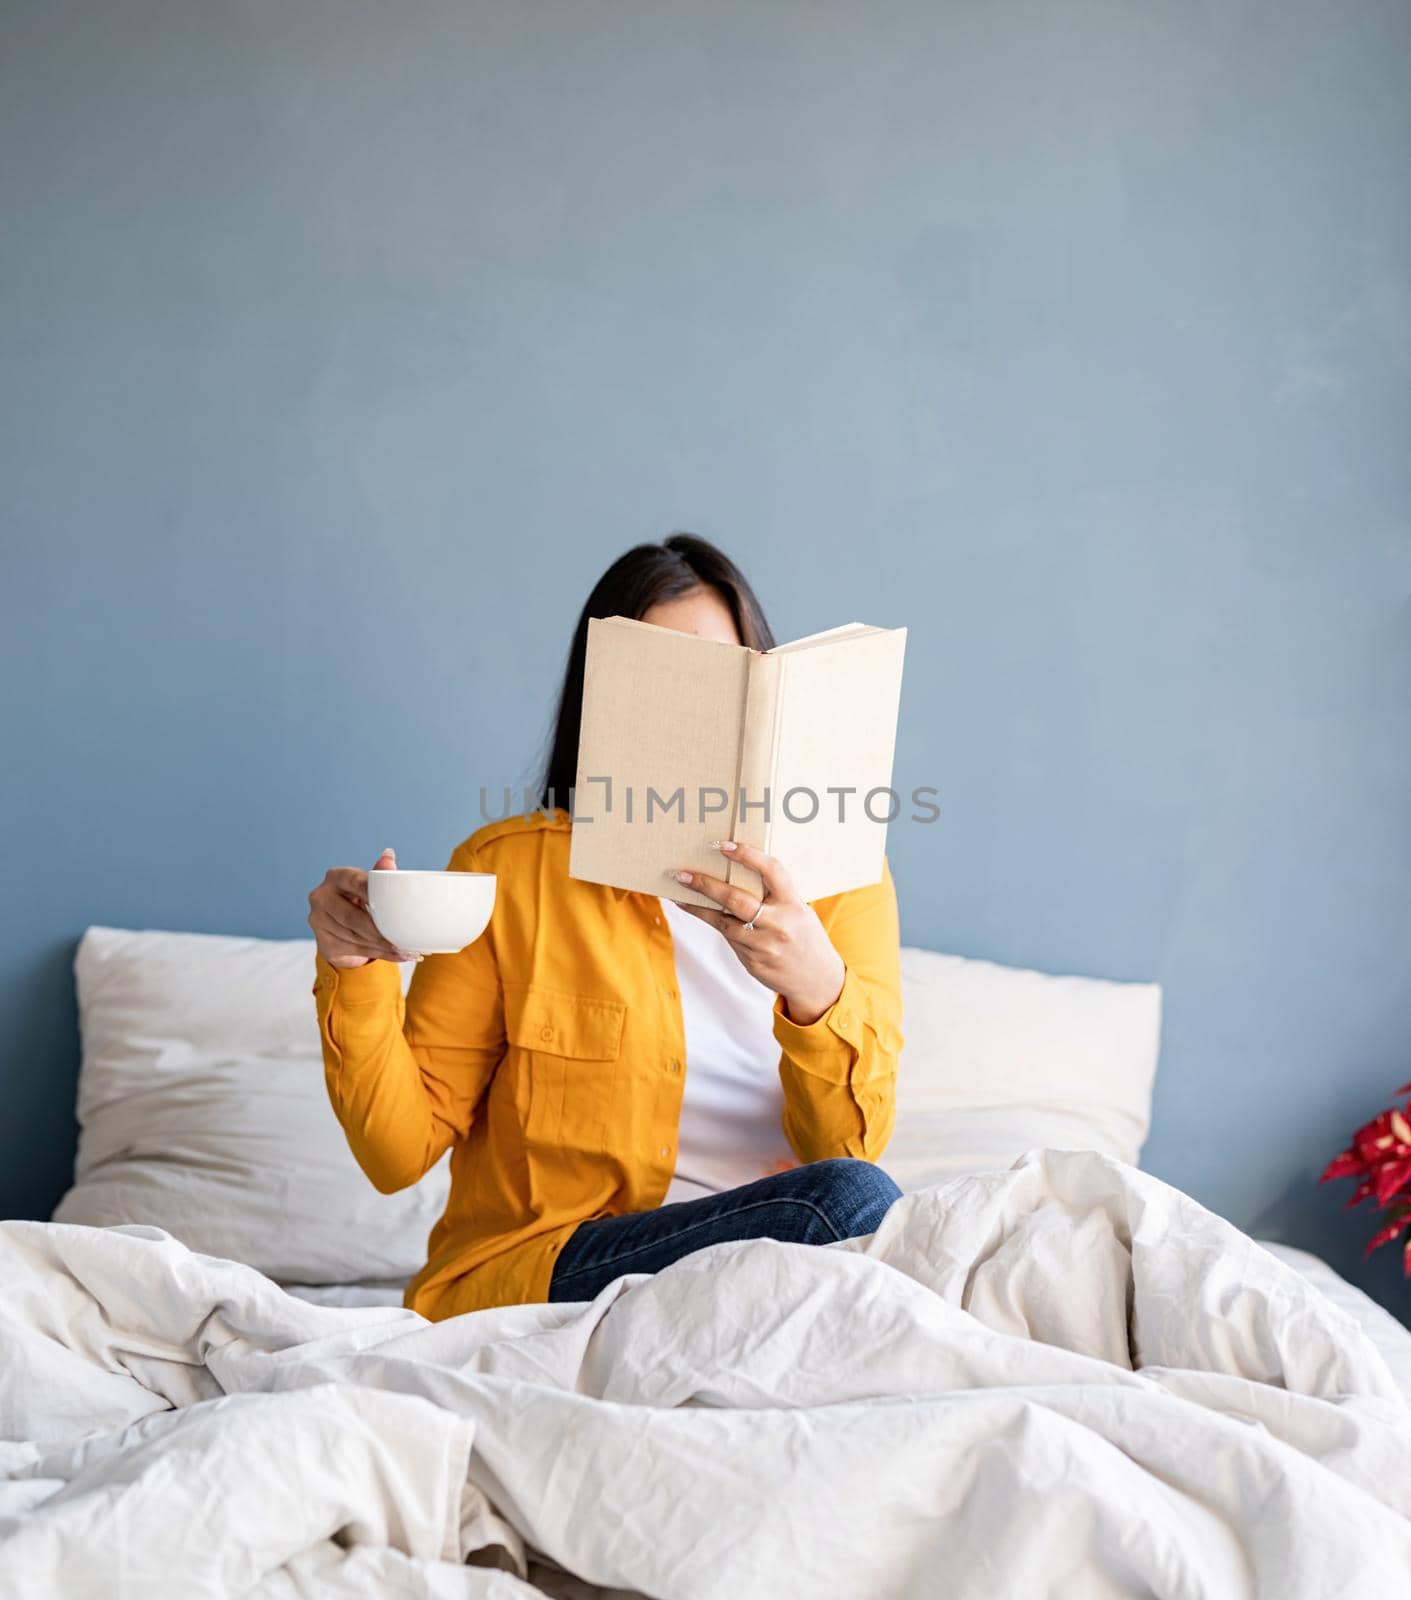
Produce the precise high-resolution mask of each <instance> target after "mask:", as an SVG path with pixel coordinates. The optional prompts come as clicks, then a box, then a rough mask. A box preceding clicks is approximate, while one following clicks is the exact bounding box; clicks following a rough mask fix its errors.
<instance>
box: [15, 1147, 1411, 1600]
mask: <svg viewBox="0 0 1411 1600" xmlns="http://www.w3.org/2000/svg"><path fill="white" fill-rule="evenodd" d="M0 1435H3V1439H4V1440H5V1441H8V1442H5V1443H0V1596H3V1597H4V1600H11V1597H16V1600H29V1597H31V1596H33V1597H36V1600H48V1597H50V1596H55V1597H63V1600H87V1597H89V1596H92V1597H94V1600H100V1597H101V1600H124V1597H132V1600H163V1597H167V1596H170V1597H172V1600H178V1597H179V1600H199V1597H204V1596H227V1595H229V1596H236V1595H251V1596H259V1597H261V1600H264V1597H279V1600H286V1597H287V1600H293V1597H308V1600H313V1597H315V1596H318V1597H342V1596H347V1597H364V1596H368V1597H370V1596H374V1595H376V1596H379V1597H393V1596H396V1597H400V1596H408V1597H410V1596H417V1597H423V1600H439V1597H443V1596H444V1597H451V1596H457V1597H459V1596H495V1597H500V1596H504V1597H509V1596H532V1595H535V1594H538V1593H550V1594H573V1595H582V1594H596V1593H598V1592H600V1589H606V1590H609V1591H627V1592H629V1593H634V1594H643V1595H650V1596H661V1597H669V1600H691V1597H694V1596H707V1595H709V1596H716V1595H722V1596H728V1597H729V1600H750V1597H754V1596H760V1597H769V1600H775V1597H790V1596H795V1595H799V1596H805V1595H824V1596H828V1597H830V1600H831V1597H845V1596H858V1597H865V1600H885V1597H891V1596H913V1595H915V1596H922V1595H925V1596H931V1595H936V1594H945V1595H947V1596H977V1597H978V1596H983V1597H985V1600H994V1597H997V1596H1000V1597H1002V1596H1009V1595H1014V1596H1022V1597H1024V1600H1031V1597H1037V1596H1046V1595H1052V1596H1072V1597H1075V1600H1100V1597H1102V1596H1109V1595H1124V1596H1125V1595H1159V1596H1182V1597H1185V1596H1190V1597H1194V1596H1210V1597H1218V1600H1234V1597H1238V1596H1243V1595H1261V1596H1263V1595H1268V1596H1277V1597H1280V1600H1293V1597H1299V1596H1309V1597H1314V1596H1316V1597H1318V1600H1331V1597H1335V1596H1348V1597H1352V1596H1359V1597H1361V1596H1377V1595H1383V1594H1384V1595H1388V1596H1390V1595H1392V1594H1397V1593H1405V1592H1407V1585H1408V1584H1411V1411H1409V1410H1408V1406H1407V1403H1406V1400H1405V1399H1404V1397H1403V1396H1402V1394H1401V1393H1400V1391H1399V1390H1398V1388H1397V1387H1396V1384H1395V1383H1394V1381H1393V1380H1392V1377H1391V1375H1390V1373H1389V1372H1388V1370H1387V1367H1386V1364H1385V1362H1384V1361H1383V1359H1382V1357H1381V1356H1380V1355H1379V1354H1378V1353H1377V1351H1376V1350H1375V1349H1374V1348H1373V1347H1372V1345H1371V1344H1370V1343H1369V1341H1368V1340H1367V1339H1366V1338H1365V1336H1364V1335H1363V1334H1362V1333H1361V1332H1360V1330H1359V1329H1358V1328H1357V1326H1356V1325H1355V1323H1354V1322H1353V1321H1352V1320H1351V1319H1350V1318H1348V1317H1347V1316H1345V1315H1344V1314H1343V1313H1342V1312H1340V1311H1339V1310H1338V1309H1337V1308H1336V1307H1335V1306H1333V1305H1332V1304H1331V1302H1330V1301H1328V1300H1327V1299H1325V1298H1324V1297H1323V1296H1322V1295H1320V1294H1319V1293H1318V1291H1317V1290H1316V1289H1314V1288H1313V1287H1312V1286H1310V1285H1309V1284H1308V1283H1307V1282H1305V1281H1304V1280H1303V1279H1302V1278H1301V1277H1300V1276H1299V1275H1298V1274H1297V1273H1296V1272H1294V1271H1293V1270H1292V1269H1291V1268H1289V1267H1287V1266H1285V1265H1283V1264H1282V1263H1281V1262H1279V1261H1278V1260H1276V1259H1275V1258H1274V1257H1273V1256H1271V1255H1270V1254H1268V1252H1266V1251H1264V1250H1263V1249H1261V1248H1259V1247H1258V1246H1257V1245H1254V1244H1253V1243H1251V1242H1250V1241H1249V1240H1247V1239H1246V1238H1245V1237H1244V1236H1243V1235H1242V1234H1240V1233H1238V1232H1237V1231H1236V1230H1234V1229H1233V1228H1231V1227H1229V1226H1228V1225H1227V1224H1225V1223H1223V1222H1221V1221H1220V1220H1218V1219H1217V1218H1215V1217H1213V1216H1211V1215H1210V1214H1209V1213H1208V1212H1205V1211H1203V1210H1202V1209H1201V1208H1200V1207H1199V1206H1197V1205H1196V1204H1195V1203H1194V1202H1193V1201H1191V1200H1188V1199H1186V1198H1185V1197H1184V1196H1182V1195H1180V1194H1179V1193H1177V1192H1176V1191H1175V1190H1172V1189H1169V1188H1167V1187H1165V1186H1164V1185H1162V1184H1160V1183H1158V1182H1157V1181H1156V1180H1154V1179H1152V1178H1149V1177H1146V1176H1144V1175H1142V1174H1140V1173H1137V1172H1135V1171H1133V1170H1131V1169H1130V1168H1126V1167H1123V1166H1121V1165H1119V1164H1117V1163H1115V1162H1112V1161H1110V1160H1107V1159H1105V1158H1101V1157H1097V1156H1092V1155H1082V1154H1075V1153H1063V1154H1060V1153H1056V1152H1052V1151H1050V1152H1043V1153H1039V1154H1033V1155H1030V1156H1028V1157H1026V1158H1025V1159H1024V1160H1023V1161H1022V1162H1020V1163H1019V1164H1018V1165H1017V1166H1016V1167H1015V1168H1014V1169H1013V1170H1012V1171H1010V1172H1008V1173H1003V1174H996V1175H993V1176H985V1177H979V1178H962V1179H957V1180H955V1181H954V1182H952V1183H949V1184H946V1185H944V1186H942V1187H940V1188H936V1189H933V1190H929V1191H927V1192H925V1193H923V1194H919V1195H912V1196H908V1197H906V1198H905V1199H903V1200H901V1201H899V1202H898V1203H897V1204H896V1206H894V1208H893V1209H892V1212H891V1213H890V1215H889V1216H888V1218H887V1221H886V1223H885V1224H884V1226H883V1228H882V1230H881V1231H880V1232H879V1233H878V1234H877V1235H876V1236H875V1237H874V1238H872V1239H871V1240H866V1241H854V1242H853V1243H852V1244H849V1245H838V1246H832V1247H829V1248H827V1249H816V1248H809V1247H806V1246H798V1245H783V1244H774V1243H770V1242H766V1241H756V1242H752V1243H747V1244H738V1245H723V1246H717V1247H716V1248H714V1249H712V1250H708V1251H703V1252H701V1253H700V1254H698V1255H695V1256H692V1257H690V1258H688V1259H687V1260H685V1261H683V1262H681V1263H680V1264H678V1265H677V1266H676V1267H673V1268H672V1269H670V1270H669V1271H666V1272H663V1273H661V1274H659V1275H658V1276H657V1277H655V1278H644V1277H636V1278H629V1279H624V1280H622V1281H620V1282H619V1283H618V1284H616V1285H615V1286H614V1287H613V1288H612V1289H611V1290H609V1291H607V1292H606V1293H605V1294H603V1295H602V1296H601V1297H599V1299H598V1300H596V1301H594V1302H593V1303H592V1304H590V1305H578V1306H530V1307H518V1308H511V1309H506V1310H503V1311H492V1312H483V1313H480V1314H478V1315H474V1316H468V1317H462V1318H458V1319H456V1320H454V1321H451V1322H448V1323H442V1324H439V1325H435V1326H433V1325H430V1324H427V1323H425V1322H424V1321H422V1320H421V1319H420V1318H419V1317H417V1316H415V1315H414V1314H412V1313H410V1312H406V1311H401V1310H380V1309H372V1310H349V1309H339V1308H331V1307H319V1306H312V1305H308V1304H306V1303H304V1302H302V1301H299V1300H297V1299H295V1298H293V1297H291V1296H289V1295H286V1294H285V1293H283V1292H282V1291H281V1290H280V1289H278V1288H276V1287H275V1286H274V1285H273V1284H272V1283H270V1282H269V1281H268V1280H266V1279H265V1278H263V1277H261V1276H260V1275H259V1274H258V1273H256V1272H255V1271H253V1270H252V1269H250V1268H248V1267H243V1266H239V1265H235V1264H233V1263H230V1262H224V1261H217V1260H214V1259H211V1258H208V1257H203V1256H197V1255H193V1254H191V1253H190V1252H188V1251H187V1250H185V1249H184V1248H183V1247H181V1246H180V1245H178V1244H177V1243H176V1242H175V1241H173V1240H171V1239H169V1238H167V1237H166V1236H165V1235H162V1234H158V1233H155V1232H150V1231H146V1230H115V1229H109V1230H96V1229H88V1228H78V1227H64V1226H59V1225H54V1224H40V1223H23V1222H12V1223H4V1224H0ZM467 1561H469V1562H471V1563H473V1564H470V1565H468V1564H467Z"/></svg>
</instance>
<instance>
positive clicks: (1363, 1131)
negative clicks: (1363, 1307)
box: [1319, 1083, 1411, 1278]
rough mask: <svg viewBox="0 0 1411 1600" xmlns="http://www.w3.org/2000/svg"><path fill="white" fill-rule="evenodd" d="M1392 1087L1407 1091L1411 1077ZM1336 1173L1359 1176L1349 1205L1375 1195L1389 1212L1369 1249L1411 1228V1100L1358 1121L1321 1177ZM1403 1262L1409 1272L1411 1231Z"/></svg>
mask: <svg viewBox="0 0 1411 1600" xmlns="http://www.w3.org/2000/svg"><path fill="white" fill-rule="evenodd" d="M1396 1092H1397V1094H1399V1095H1402V1094H1411V1083H1406V1084H1403V1085H1402V1086H1401V1088H1399V1089H1398V1090H1397V1091H1396ZM1338 1178H1356V1179H1357V1180H1358V1183H1357V1187H1356V1189H1355V1190H1353V1193H1352V1198H1351V1199H1350V1200H1349V1201H1348V1202H1347V1203H1348V1206H1349V1207H1351V1206H1357V1205H1361V1203H1362V1202H1363V1201H1364V1200H1370V1199H1375V1200H1376V1202H1377V1205H1378V1207H1379V1208H1380V1209H1381V1210H1382V1211H1384V1212H1385V1213H1386V1216H1387V1218H1388V1220H1387V1222H1386V1224H1385V1226H1384V1227H1383V1228H1382V1229H1381V1231H1380V1232H1379V1233H1377V1234H1375V1235H1374V1236H1373V1238H1372V1241H1371V1243H1370V1244H1369V1245H1368V1246H1367V1254H1368V1255H1371V1253H1372V1252H1373V1251H1374V1250H1376V1249H1378V1248H1380V1246H1382V1245H1384V1244H1390V1243H1391V1242H1392V1241H1393V1240H1394V1239H1396V1238H1398V1237H1399V1236H1400V1235H1401V1233H1402V1232H1403V1231H1405V1230H1407V1229H1408V1228H1411V1100H1408V1101H1407V1103H1406V1106H1405V1108H1404V1109H1399V1108H1397V1107H1396V1106H1393V1107H1392V1108H1391V1109H1390V1110H1388V1111H1383V1112H1382V1114H1381V1115H1380V1116H1377V1117H1373V1118H1372V1120H1371V1121H1370V1122H1368V1123H1366V1124H1365V1125H1364V1126H1363V1127H1360V1128H1359V1129H1358V1130H1357V1132H1356V1133H1354V1134H1353V1136H1352V1143H1351V1144H1350V1145H1349V1146H1348V1147H1347V1149H1346V1150H1344V1151H1343V1152H1342V1154H1341V1155H1338V1156H1334V1157H1333V1159H1332V1160H1331V1161H1330V1162H1329V1163H1328V1165H1327V1167H1326V1168H1325V1169H1324V1172H1323V1176H1322V1178H1321V1179H1320V1180H1319V1181H1320V1182H1321V1183H1331V1182H1333V1181H1334V1180H1335V1179H1338ZM1402 1266H1403V1270H1404V1271H1405V1273H1406V1276H1407V1277H1408V1278H1411V1235H1408V1237H1407V1240H1406V1244H1405V1246H1404V1248H1403V1251H1402Z"/></svg>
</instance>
